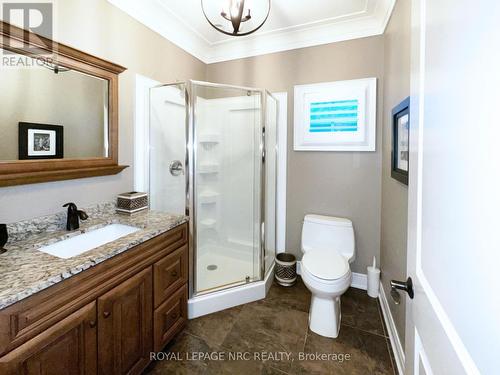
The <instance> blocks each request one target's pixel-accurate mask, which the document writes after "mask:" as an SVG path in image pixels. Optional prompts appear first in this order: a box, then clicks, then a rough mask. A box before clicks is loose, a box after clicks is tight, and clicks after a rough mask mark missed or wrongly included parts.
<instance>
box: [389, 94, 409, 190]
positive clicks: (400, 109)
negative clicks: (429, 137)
mask: <svg viewBox="0 0 500 375" xmlns="http://www.w3.org/2000/svg"><path fill="white" fill-rule="evenodd" d="M409 141H410V98H409V97H408V98H406V99H405V100H403V101H402V102H401V103H399V104H398V105H397V106H396V107H394V109H393V110H392V157H391V164H392V165H391V177H392V178H394V179H396V180H398V181H399V182H402V183H403V184H405V185H408V171H409V167H410V163H409V156H410V142H409Z"/></svg>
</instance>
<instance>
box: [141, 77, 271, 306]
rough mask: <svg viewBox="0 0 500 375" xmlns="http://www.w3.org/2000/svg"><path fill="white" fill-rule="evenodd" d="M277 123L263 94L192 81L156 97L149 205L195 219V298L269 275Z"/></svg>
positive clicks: (153, 91)
mask: <svg viewBox="0 0 500 375" xmlns="http://www.w3.org/2000/svg"><path fill="white" fill-rule="evenodd" d="M277 116H278V103H277V101H276V99H275V98H274V97H273V96H272V95H271V94H270V93H268V92H267V91H265V90H260V89H254V88H247V87H238V86H229V85H221V84H213V83H208V82H199V81H188V82H183V83H175V84H167V85H161V86H158V87H154V88H152V89H151V91H150V129H149V139H150V145H149V154H150V155H149V156H150V157H149V170H150V173H149V176H150V177H149V193H150V205H151V209H153V210H160V211H165V212H170V213H179V214H186V215H188V216H189V217H190V222H189V230H190V252H189V255H190V297H195V296H199V295H204V294H208V293H211V292H214V291H220V290H224V289H226V288H233V287H238V286H242V285H246V284H249V283H252V282H255V281H261V280H263V279H264V278H265V276H266V274H267V273H268V272H270V270H271V267H272V265H273V262H274V256H275V252H276V183H277V180H276V172H277V171H276V167H277Z"/></svg>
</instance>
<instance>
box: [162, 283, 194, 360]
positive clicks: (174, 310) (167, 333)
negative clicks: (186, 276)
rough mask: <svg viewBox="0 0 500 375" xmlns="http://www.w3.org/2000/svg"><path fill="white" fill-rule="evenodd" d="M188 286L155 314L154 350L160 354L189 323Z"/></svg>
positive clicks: (174, 295)
mask: <svg viewBox="0 0 500 375" xmlns="http://www.w3.org/2000/svg"><path fill="white" fill-rule="evenodd" d="M187 297H188V289H187V285H184V286H183V287H182V288H180V289H179V290H178V291H177V292H175V293H174V294H173V295H172V297H170V298H169V299H168V300H166V301H165V302H164V303H163V304H162V305H160V307H158V308H157V309H156V310H155V312H154V350H155V351H157V352H159V351H161V350H162V349H163V348H164V347H165V345H166V344H167V343H168V342H169V341H170V340H171V339H172V337H174V336H175V335H176V334H177V333H178V332H180V331H181V330H182V328H184V325H185V324H186V322H187Z"/></svg>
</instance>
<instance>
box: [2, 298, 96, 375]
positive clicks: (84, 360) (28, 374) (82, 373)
mask: <svg viewBox="0 0 500 375" xmlns="http://www.w3.org/2000/svg"><path fill="white" fill-rule="evenodd" d="M96 371H97V328H96V303H95V302H92V303H89V304H88V305H86V306H84V307H82V308H81V309H79V310H77V311H75V312H74V313H73V314H71V315H70V316H68V317H66V318H65V319H63V320H61V321H60V322H59V323H57V324H55V325H54V326H52V327H50V328H49V329H47V330H46V331H44V332H43V333H41V334H40V335H38V336H36V337H34V338H33V339H31V340H29V341H27V342H26V343H24V344H23V345H21V346H20V347H18V348H16V349H15V350H13V351H11V352H10V353H8V354H7V355H5V356H3V357H2V358H0V374H9V375H11V374H12V375H13V374H16V375H21V374H22V375H60V374H65V375H93V374H95V373H96Z"/></svg>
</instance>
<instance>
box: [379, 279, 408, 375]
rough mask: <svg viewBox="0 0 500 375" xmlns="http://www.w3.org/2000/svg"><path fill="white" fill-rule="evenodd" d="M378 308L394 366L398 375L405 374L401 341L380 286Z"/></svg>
mask: <svg viewBox="0 0 500 375" xmlns="http://www.w3.org/2000/svg"><path fill="white" fill-rule="evenodd" d="M379 299H380V306H381V307H382V315H383V316H384V321H385V325H386V327H387V330H388V331H389V340H390V341H391V346H392V351H393V352H394V358H395V361H396V366H397V368H398V373H399V375H403V374H404V372H405V352H404V350H403V346H402V345H401V341H400V340H399V335H398V331H397V329H396V324H395V323H394V319H393V318H392V314H391V309H390V308H389V303H388V301H387V298H386V297H385V291H384V288H383V286H382V284H380V291H379Z"/></svg>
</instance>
